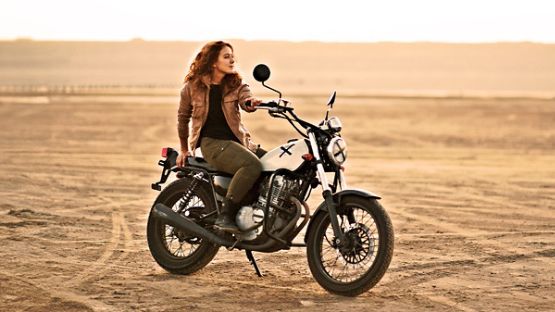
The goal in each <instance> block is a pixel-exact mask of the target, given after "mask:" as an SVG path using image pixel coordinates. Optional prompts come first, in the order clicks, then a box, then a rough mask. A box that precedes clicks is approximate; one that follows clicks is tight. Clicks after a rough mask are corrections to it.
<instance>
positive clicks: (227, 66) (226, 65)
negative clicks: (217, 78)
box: [214, 46, 235, 74]
mask: <svg viewBox="0 0 555 312" xmlns="http://www.w3.org/2000/svg"><path fill="white" fill-rule="evenodd" d="M214 69H215V70H216V71H219V72H221V73H223V74H233V73H235V58H234V56H233V51H232V50H231V48H229V47H228V46H225V47H224V48H223V49H221V50H220V55H219V56H218V60H217V61H216V64H214Z"/></svg>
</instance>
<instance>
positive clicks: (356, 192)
mask: <svg viewBox="0 0 555 312" xmlns="http://www.w3.org/2000/svg"><path fill="white" fill-rule="evenodd" d="M332 196H333V201H334V202H335V203H336V204H337V207H340V206H341V199H342V198H343V197H344V196H358V197H363V198H367V199H381V197H380V196H378V195H376V194H374V193H371V192H368V191H365V190H361V189H346V190H342V191H340V192H337V193H335V194H333V195H332ZM327 212H328V207H327V206H326V202H325V201H323V202H322V203H320V205H319V206H318V208H316V210H315V211H314V213H313V214H312V216H311V217H310V223H309V224H308V228H307V229H306V233H305V236H304V242H305V243H306V240H307V238H308V233H310V230H311V228H312V223H313V222H312V221H313V220H314V219H316V217H317V216H318V215H320V214H324V213H327Z"/></svg>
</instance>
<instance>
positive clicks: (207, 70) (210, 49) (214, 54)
mask: <svg viewBox="0 0 555 312" xmlns="http://www.w3.org/2000/svg"><path fill="white" fill-rule="evenodd" d="M224 47H229V48H230V49H231V51H233V47H232V46H231V44H229V43H227V42H224V41H212V42H209V43H207V44H205V45H204V47H202V49H201V50H200V52H199V53H198V54H197V56H196V57H195V60H194V61H193V63H192V64H191V66H190V67H189V72H188V73H187V76H185V82H192V83H195V84H197V86H202V85H203V84H202V81H201V79H200V78H201V77H202V76H205V75H209V76H210V75H212V71H213V67H212V65H214V64H215V63H216V61H217V60H218V56H219V55H220V51H221V50H222V49H223V48H224ZM241 81H242V78H241V76H240V75H239V74H238V73H233V74H226V75H225V76H224V78H223V79H222V85H223V86H224V87H225V88H227V89H234V88H237V87H238V86H239V85H241Z"/></svg>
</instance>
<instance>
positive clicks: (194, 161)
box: [187, 156, 232, 176]
mask: <svg viewBox="0 0 555 312" xmlns="http://www.w3.org/2000/svg"><path fill="white" fill-rule="evenodd" d="M187 164H188V165H189V166H192V167H198V168H202V169H204V170H206V171H208V172H209V173H216V174H217V175H221V176H232V175H230V174H228V173H225V172H222V171H219V170H218V169H216V168H215V167H213V166H211V165H210V164H209V163H207V162H206V160H204V158H201V157H192V156H188V157H187Z"/></svg>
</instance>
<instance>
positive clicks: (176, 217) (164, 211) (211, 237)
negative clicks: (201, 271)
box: [151, 201, 301, 252]
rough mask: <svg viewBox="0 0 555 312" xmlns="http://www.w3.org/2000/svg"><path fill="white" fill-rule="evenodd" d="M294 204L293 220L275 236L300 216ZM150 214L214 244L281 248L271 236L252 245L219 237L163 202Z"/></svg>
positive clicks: (268, 250) (270, 249) (282, 233)
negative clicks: (262, 241) (260, 242)
mask: <svg viewBox="0 0 555 312" xmlns="http://www.w3.org/2000/svg"><path fill="white" fill-rule="evenodd" d="M295 204H296V206H297V214H296V215H295V217H294V218H293V220H291V222H289V224H287V226H285V227H284V228H283V229H282V230H281V231H280V232H279V233H277V235H276V236H277V237H278V238H280V239H283V237H284V236H285V235H286V234H287V233H288V232H289V231H290V230H292V229H293V228H294V227H295V225H296V223H297V220H298V219H299V217H300V216H301V203H300V202H299V201H296V202H295ZM151 214H152V216H153V217H155V218H157V219H159V220H161V221H164V222H165V223H166V224H168V225H171V226H173V227H175V228H178V229H180V230H183V231H186V232H189V233H193V234H195V235H196V236H199V237H202V238H204V239H207V240H208V241H210V242H212V243H214V244H217V245H221V246H224V247H233V248H238V249H245V250H251V251H261V252H273V251H277V250H280V249H282V248H283V247H282V246H278V244H279V245H281V243H280V242H278V241H276V240H274V239H271V238H270V239H268V241H266V242H265V243H263V244H260V245H253V244H249V243H248V242H241V241H239V242H237V241H235V240H234V239H226V238H223V237H220V236H218V235H216V234H214V233H212V232H210V231H208V230H207V229H205V228H203V227H202V226H200V225H198V224H196V223H195V222H193V221H191V220H190V219H188V218H186V217H184V216H182V215H180V214H178V213H177V212H175V211H173V210H172V209H171V208H169V207H168V206H166V205H164V204H160V203H159V204H156V205H155V206H154V207H153V208H152V212H151Z"/></svg>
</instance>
